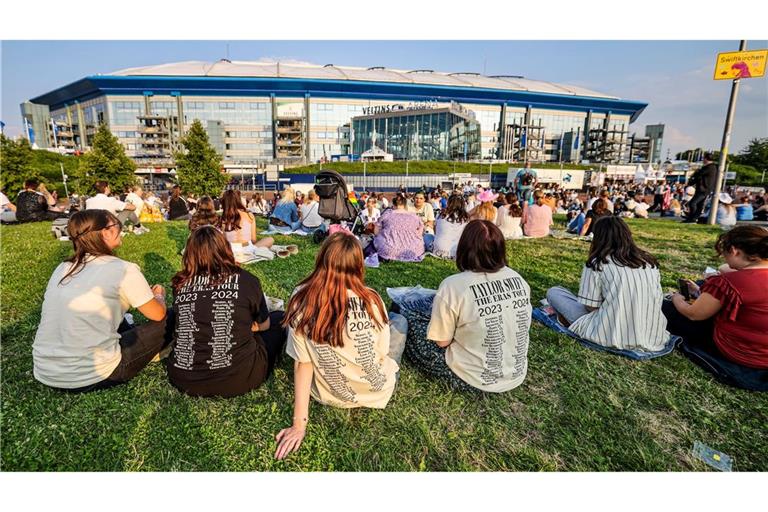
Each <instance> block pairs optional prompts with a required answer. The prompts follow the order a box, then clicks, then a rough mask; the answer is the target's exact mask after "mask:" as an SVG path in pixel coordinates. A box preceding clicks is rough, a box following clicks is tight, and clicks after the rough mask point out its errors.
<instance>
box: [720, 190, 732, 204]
mask: <svg viewBox="0 0 768 512" xmlns="http://www.w3.org/2000/svg"><path fill="white" fill-rule="evenodd" d="M720 202H721V203H723V204H731V203H732V202H733V198H732V197H731V196H730V195H729V194H726V193H725V192H720Z"/></svg>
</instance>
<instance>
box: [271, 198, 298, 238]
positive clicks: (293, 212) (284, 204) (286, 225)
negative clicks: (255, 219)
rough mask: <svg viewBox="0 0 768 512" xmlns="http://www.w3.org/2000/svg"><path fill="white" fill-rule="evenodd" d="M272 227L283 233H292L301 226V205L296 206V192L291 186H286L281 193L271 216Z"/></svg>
mask: <svg viewBox="0 0 768 512" xmlns="http://www.w3.org/2000/svg"><path fill="white" fill-rule="evenodd" d="M269 224H270V226H272V229H274V230H276V231H280V232H282V233H290V232H291V231H296V230H297V229H299V228H300V227H301V219H300V218H299V207H298V206H296V194H295V192H294V191H293V189H292V188H291V187H285V188H284V189H283V191H282V192H281V193H280V200H279V201H278V202H277V204H276V205H275V208H274V209H273V210H272V214H271V215H270V217H269Z"/></svg>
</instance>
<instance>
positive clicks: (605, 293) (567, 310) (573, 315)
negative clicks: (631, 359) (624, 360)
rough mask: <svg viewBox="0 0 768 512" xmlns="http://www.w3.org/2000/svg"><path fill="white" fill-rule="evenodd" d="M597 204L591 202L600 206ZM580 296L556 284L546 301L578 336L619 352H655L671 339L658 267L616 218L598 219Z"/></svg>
mask: <svg viewBox="0 0 768 512" xmlns="http://www.w3.org/2000/svg"><path fill="white" fill-rule="evenodd" d="M599 202H600V200H598V201H597V202H596V203H595V204H597V203H599ZM594 233H595V234H594V239H593V240H592V245H591V247H590V249H589V256H587V262H586V264H585V265H584V269H583V270H582V272H581V283H580V284H579V294H578V296H576V295H574V294H573V293H571V292H570V291H569V290H567V289H565V288H562V287H560V286H556V287H554V288H550V289H549V290H548V291H547V301H548V302H549V304H550V305H551V306H552V308H553V309H554V310H555V311H556V312H557V315H558V318H559V319H560V322H561V323H562V324H563V325H565V326H566V327H568V328H569V329H570V330H571V331H573V332H574V333H575V334H576V335H578V336H580V337H582V338H584V339H586V340H589V341H591V342H593V343H597V344H598V345H602V346H604V347H609V348H614V349H618V350H643V351H646V352H658V351H660V350H662V349H663V348H664V346H665V345H666V344H667V342H668V341H669V333H668V332H667V331H666V327H667V321H666V319H665V318H664V315H662V314H661V303H662V300H663V293H662V290H661V277H660V275H659V263H658V262H657V261H656V258H654V257H653V256H651V255H650V254H648V253H647V252H645V251H643V250H642V249H640V248H639V247H638V246H637V245H635V241H634V240H633V239H632V233H631V232H630V231H629V227H628V226H627V224H626V223H625V222H624V221H623V220H622V219H621V218H619V217H614V216H608V217H604V218H601V219H599V220H598V221H597V222H596V223H595V226H594Z"/></svg>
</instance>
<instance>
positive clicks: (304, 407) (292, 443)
mask: <svg viewBox="0 0 768 512" xmlns="http://www.w3.org/2000/svg"><path fill="white" fill-rule="evenodd" d="M313 374H314V369H313V367H312V363H300V362H298V361H296V362H295V363H294V364H293V388H294V400H293V425H291V426H290V427H289V428H284V429H283V430H281V431H280V432H279V433H278V434H277V435H276V436H275V440H276V441H277V443H278V444H277V450H276V451H275V458H276V459H278V460H281V459H284V458H285V457H286V456H287V455H288V454H289V453H291V452H295V451H296V450H298V449H299V447H300V446H301V442H302V441H303V440H304V435H305V434H306V430H307V423H308V422H309V388H310V386H311V385H312V375H313Z"/></svg>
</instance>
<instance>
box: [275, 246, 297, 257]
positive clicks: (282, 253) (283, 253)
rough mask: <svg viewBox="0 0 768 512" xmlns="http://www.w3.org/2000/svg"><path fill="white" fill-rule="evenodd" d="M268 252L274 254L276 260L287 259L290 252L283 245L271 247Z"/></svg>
mask: <svg viewBox="0 0 768 512" xmlns="http://www.w3.org/2000/svg"><path fill="white" fill-rule="evenodd" d="M269 250H270V251H272V252H273V253H275V254H276V255H277V257H278V258H287V257H288V256H290V255H291V251H289V250H288V247H287V246H285V245H273V246H272V247H270V248H269ZM297 252H298V251H297Z"/></svg>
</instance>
